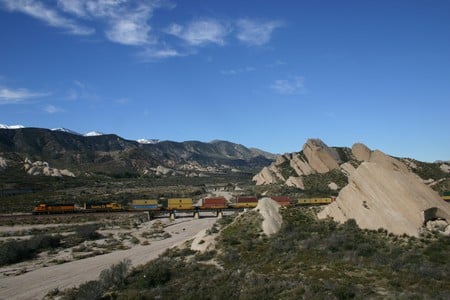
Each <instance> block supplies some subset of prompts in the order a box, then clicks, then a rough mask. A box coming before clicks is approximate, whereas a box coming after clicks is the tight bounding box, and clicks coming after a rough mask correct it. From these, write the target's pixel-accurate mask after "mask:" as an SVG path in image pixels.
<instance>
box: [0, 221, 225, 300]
mask: <svg viewBox="0 0 450 300" xmlns="http://www.w3.org/2000/svg"><path fill="white" fill-rule="evenodd" d="M215 221H216V219H215V218H202V219H198V220H195V219H191V218H189V219H182V220H181V219H180V220H178V221H177V223H176V224H173V225H170V226H169V227H167V228H166V231H168V232H169V233H170V234H171V235H172V236H171V237H170V238H168V239H165V240H162V241H156V242H152V243H151V244H150V245H147V246H142V245H138V246H135V247H133V248H131V249H129V250H122V251H115V252H113V253H110V254H105V255H100V256H96V257H90V258H86V259H82V260H77V261H73V262H69V263H65V264H61V265H53V266H49V267H45V268H40V269H37V270H34V271H31V272H29V273H25V274H22V275H18V276H15V277H7V278H1V279H0V299H2V300H3V299H4V300H7V299H8V300H9V299H42V298H43V297H44V296H45V295H46V294H47V293H48V292H49V291H50V290H53V289H55V288H58V289H60V290H64V289H66V288H69V287H74V286H77V285H80V284H81V283H83V282H86V281H89V280H94V279H97V278H98V276H99V275H100V272H101V271H102V270H104V269H107V268H109V267H110V266H111V265H113V264H116V263H118V262H119V261H121V260H123V259H130V260H131V262H132V265H133V266H137V265H141V264H144V263H146V262H148V261H150V260H152V259H155V258H156V257H158V255H159V254H161V253H163V252H164V250H166V249H167V248H170V247H172V246H173V245H176V244H180V243H182V242H183V241H185V240H187V239H190V238H192V237H193V236H194V235H195V234H196V233H198V232H199V231H200V230H202V229H205V228H210V227H211V226H212V224H213V223H214V222H215Z"/></svg>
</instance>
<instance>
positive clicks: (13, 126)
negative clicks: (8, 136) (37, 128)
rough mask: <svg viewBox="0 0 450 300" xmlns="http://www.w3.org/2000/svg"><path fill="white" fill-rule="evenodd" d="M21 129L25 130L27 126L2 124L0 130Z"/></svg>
mask: <svg viewBox="0 0 450 300" xmlns="http://www.w3.org/2000/svg"><path fill="white" fill-rule="evenodd" d="M20 128H25V126H23V125H4V124H0V129H20Z"/></svg>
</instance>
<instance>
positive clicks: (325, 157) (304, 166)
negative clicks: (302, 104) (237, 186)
mask: <svg viewBox="0 0 450 300" xmlns="http://www.w3.org/2000/svg"><path fill="white" fill-rule="evenodd" d="M361 145H362V144H361ZM362 146H364V145H362ZM364 147H365V146H364ZM366 148H367V147H366ZM338 150H339V151H338ZM369 151H370V150H369ZM340 153H341V154H345V155H343V156H345V157H341V154H340ZM352 159H353V160H354V157H353V155H352V152H351V150H350V149H349V148H333V147H328V146H327V145H326V144H325V143H324V142H322V141H321V140H319V139H309V140H308V141H307V142H306V143H305V145H304V146H303V148H302V151H300V152H296V153H286V154H284V155H282V156H280V157H278V159H277V160H276V161H275V162H273V163H272V164H271V165H270V166H268V167H265V168H263V169H262V170H261V171H260V172H259V173H258V174H256V175H255V176H254V177H253V181H255V182H256V184H257V185H265V184H275V183H283V184H286V185H287V186H292V187H297V188H299V189H304V188H305V186H304V183H303V177H305V176H309V175H311V174H325V173H327V172H330V171H332V170H339V169H340V168H341V166H340V165H341V164H342V163H346V162H348V161H349V160H352ZM350 166H351V165H350ZM327 184H331V182H328V183H327ZM332 187H333V188H334V187H335V186H334V185H332Z"/></svg>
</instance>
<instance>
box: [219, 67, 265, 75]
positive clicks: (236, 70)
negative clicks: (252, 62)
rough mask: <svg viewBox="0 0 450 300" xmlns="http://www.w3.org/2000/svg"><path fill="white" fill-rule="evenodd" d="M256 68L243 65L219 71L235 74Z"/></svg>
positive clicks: (224, 73) (225, 73) (223, 73)
mask: <svg viewBox="0 0 450 300" xmlns="http://www.w3.org/2000/svg"><path fill="white" fill-rule="evenodd" d="M255 70H256V69H255V68H254V67H250V66H248V67H243V68H236V69H229V70H221V71H220V73H221V74H222V75H237V74H241V73H247V72H253V71H255Z"/></svg>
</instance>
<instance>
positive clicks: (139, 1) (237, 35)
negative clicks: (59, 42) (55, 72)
mask: <svg viewBox="0 0 450 300" xmlns="http://www.w3.org/2000/svg"><path fill="white" fill-rule="evenodd" d="M55 3H56V4H55ZM175 7H176V5H175V4H174V3H173V2H172V1H171V0H133V1H129V0H53V1H48V0H0V8H4V9H6V10H8V11H10V12H20V13H24V14H27V15H29V16H31V17H34V18H36V19H39V20H41V21H43V22H45V23H46V24H48V25H50V26H52V27H57V28H60V29H64V30H65V31H66V32H67V33H70V34H75V35H92V34H94V33H95V32H96V31H97V32H103V34H104V36H105V38H106V39H107V40H109V41H110V42H113V43H118V44H122V45H127V46H134V47H137V48H138V49H139V54H138V56H139V57H140V58H142V60H143V61H155V60H161V59H164V58H171V57H179V56H187V55H192V54H195V53H197V52H198V49H199V48H200V47H203V46H205V45H218V46H225V45H227V44H229V43H230V42H232V41H236V39H237V40H239V41H241V42H242V43H244V44H246V45H251V46H262V45H265V44H267V43H268V42H270V40H271V37H272V35H273V32H274V30H276V29H277V28H279V27H281V26H282V25H283V22H281V21H270V20H269V21H258V20H255V19H251V18H244V19H239V20H232V19H229V20H227V21H224V20H221V19H217V18H208V17H198V18H196V19H194V20H191V21H188V22H183V21H181V22H179V21H177V22H173V21H172V22H170V21H169V23H168V24H169V25H168V26H167V25H164V24H161V25H160V27H159V28H158V27H156V29H155V28H154V27H153V26H154V25H153V24H152V19H153V15H154V13H155V11H156V10H157V9H162V8H165V9H169V10H171V9H174V8H175ZM174 37H175V38H174Z"/></svg>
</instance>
